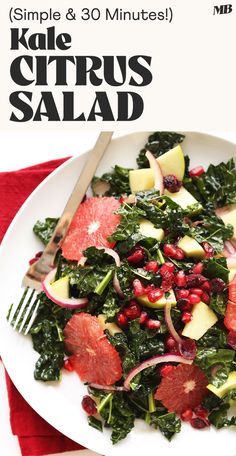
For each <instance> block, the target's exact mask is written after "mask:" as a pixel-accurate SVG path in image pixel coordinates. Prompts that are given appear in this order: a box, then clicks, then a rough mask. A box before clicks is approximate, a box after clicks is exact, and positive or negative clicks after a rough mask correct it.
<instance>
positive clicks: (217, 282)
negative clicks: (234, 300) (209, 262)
mask: <svg viewBox="0 0 236 456" xmlns="http://www.w3.org/2000/svg"><path fill="white" fill-rule="evenodd" d="M224 288H225V282H224V281H223V280H222V279H220V278H219V277H216V278H215V279H212V280H211V291H212V292H213V293H221V291H223V289H224Z"/></svg>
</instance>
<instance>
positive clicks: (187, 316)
mask: <svg viewBox="0 0 236 456" xmlns="http://www.w3.org/2000/svg"><path fill="white" fill-rule="evenodd" d="M192 318H193V316H192V314H191V312H183V314H182V317H181V320H182V322H183V323H189V322H190V321H191V320H192Z"/></svg>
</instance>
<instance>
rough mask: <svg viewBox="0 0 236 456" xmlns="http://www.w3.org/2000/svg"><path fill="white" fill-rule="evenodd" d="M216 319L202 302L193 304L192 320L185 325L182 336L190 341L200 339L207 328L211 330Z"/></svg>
mask: <svg viewBox="0 0 236 456" xmlns="http://www.w3.org/2000/svg"><path fill="white" fill-rule="evenodd" d="M217 320H218V318H217V316H216V314H215V313H214V312H213V310H211V309H210V307H208V306H207V305H206V304H205V303H204V302H202V301H201V302H199V303H198V304H195V305H194V306H193V309H192V320H191V321H190V322H189V323H186V325H185V327H184V329H183V332H182V335H183V336H185V337H189V338H190V339H195V340H198V339H200V338H201V337H202V336H203V335H204V334H205V332H207V330H208V329H209V328H211V327H212V326H213V325H214V324H215V323H216V322H217Z"/></svg>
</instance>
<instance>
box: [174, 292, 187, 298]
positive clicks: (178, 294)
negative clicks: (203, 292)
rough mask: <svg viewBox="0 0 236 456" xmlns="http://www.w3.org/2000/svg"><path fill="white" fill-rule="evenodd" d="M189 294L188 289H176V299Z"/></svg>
mask: <svg viewBox="0 0 236 456" xmlns="http://www.w3.org/2000/svg"><path fill="white" fill-rule="evenodd" d="M188 295H189V290H177V291H176V297H177V299H182V298H187V297H188Z"/></svg>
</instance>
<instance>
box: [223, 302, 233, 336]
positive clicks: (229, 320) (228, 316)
mask: <svg viewBox="0 0 236 456" xmlns="http://www.w3.org/2000/svg"><path fill="white" fill-rule="evenodd" d="M224 324H225V326H226V328H227V329H229V331H234V332H236V302H233V301H230V300H229V301H228V302H227V307H226V313H225V318H224Z"/></svg>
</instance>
